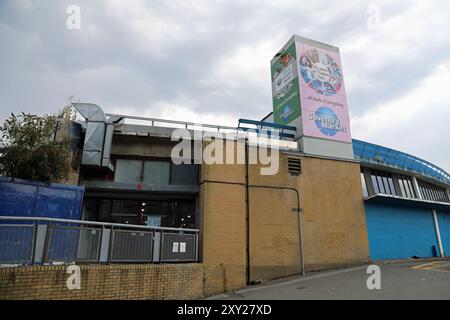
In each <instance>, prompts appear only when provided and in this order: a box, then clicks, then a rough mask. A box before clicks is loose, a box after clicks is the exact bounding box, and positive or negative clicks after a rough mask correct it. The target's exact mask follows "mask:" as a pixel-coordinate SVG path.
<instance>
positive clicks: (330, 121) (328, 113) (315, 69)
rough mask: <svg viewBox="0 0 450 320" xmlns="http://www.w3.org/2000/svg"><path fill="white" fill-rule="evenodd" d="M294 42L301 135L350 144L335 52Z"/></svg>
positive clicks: (337, 57)
mask: <svg viewBox="0 0 450 320" xmlns="http://www.w3.org/2000/svg"><path fill="white" fill-rule="evenodd" d="M322 47H323V45H321V47H320V48H319V47H315V46H311V45H309V44H306V43H302V42H301V41H296V53H297V57H298V59H297V60H298V62H297V67H298V75H299V76H298V77H299V84H300V104H301V114H302V128H303V135H304V136H309V137H315V138H323V139H329V140H336V141H343V142H351V133H350V119H349V114H348V109H347V97H346V94H345V87H344V79H343V76H342V66H341V59H340V57H339V53H338V52H335V51H331V50H325V49H323V48H322Z"/></svg>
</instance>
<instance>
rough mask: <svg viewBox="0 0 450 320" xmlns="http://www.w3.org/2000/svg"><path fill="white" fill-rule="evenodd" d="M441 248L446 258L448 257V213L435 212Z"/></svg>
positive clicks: (449, 224) (449, 213)
mask: <svg viewBox="0 0 450 320" xmlns="http://www.w3.org/2000/svg"><path fill="white" fill-rule="evenodd" d="M437 217H438V221H439V230H440V231H441V241H442V247H443V249H444V253H445V256H446V257H450V212H439V211H438V212H437Z"/></svg>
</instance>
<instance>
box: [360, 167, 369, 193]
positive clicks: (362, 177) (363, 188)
mask: <svg viewBox="0 0 450 320" xmlns="http://www.w3.org/2000/svg"><path fill="white" fill-rule="evenodd" d="M361 185H362V192H363V196H364V197H367V196H368V195H369V191H368V190H367V184H366V177H365V176H364V173H363V172H361Z"/></svg>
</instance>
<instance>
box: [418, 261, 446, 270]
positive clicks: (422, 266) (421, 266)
mask: <svg viewBox="0 0 450 320" xmlns="http://www.w3.org/2000/svg"><path fill="white" fill-rule="evenodd" d="M438 262H442V261H433V262H428V263H424V264H419V265H417V266H414V267H411V269H425V268H424V267H425V266H428V265H430V264H436V263H438Z"/></svg>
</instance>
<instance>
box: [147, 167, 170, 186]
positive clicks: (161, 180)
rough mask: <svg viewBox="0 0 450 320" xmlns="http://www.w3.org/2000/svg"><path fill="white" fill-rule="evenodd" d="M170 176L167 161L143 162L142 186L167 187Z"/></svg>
mask: <svg viewBox="0 0 450 320" xmlns="http://www.w3.org/2000/svg"><path fill="white" fill-rule="evenodd" d="M169 174H170V162H168V161H144V174H143V181H142V182H143V183H144V184H154V185H168V184H169Z"/></svg>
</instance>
